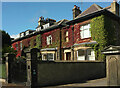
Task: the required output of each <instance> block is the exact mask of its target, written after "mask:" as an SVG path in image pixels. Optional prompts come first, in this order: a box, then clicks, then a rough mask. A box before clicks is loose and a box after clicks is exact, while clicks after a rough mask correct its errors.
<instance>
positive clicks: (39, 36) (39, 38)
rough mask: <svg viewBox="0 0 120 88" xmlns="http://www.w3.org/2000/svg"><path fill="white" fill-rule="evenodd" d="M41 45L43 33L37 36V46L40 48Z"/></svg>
mask: <svg viewBox="0 0 120 88" xmlns="http://www.w3.org/2000/svg"><path fill="white" fill-rule="evenodd" d="M41 46H42V45H41V34H39V35H37V36H36V48H38V49H40V48H41Z"/></svg>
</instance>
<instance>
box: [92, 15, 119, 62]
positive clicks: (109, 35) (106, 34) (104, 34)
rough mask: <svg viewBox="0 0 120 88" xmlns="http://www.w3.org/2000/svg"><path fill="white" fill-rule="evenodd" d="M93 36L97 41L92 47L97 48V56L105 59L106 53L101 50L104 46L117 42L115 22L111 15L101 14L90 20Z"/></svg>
mask: <svg viewBox="0 0 120 88" xmlns="http://www.w3.org/2000/svg"><path fill="white" fill-rule="evenodd" d="M90 25H91V28H90V31H91V37H92V39H93V40H95V41H96V42H97V44H94V45H93V46H92V47H93V49H94V50H95V54H96V57H97V58H98V59H99V60H104V55H103V54H101V51H102V50H103V49H104V47H106V46H109V45H115V44H116V40H117V39H116V35H115V27H116V26H115V23H113V20H111V19H110V18H109V17H107V16H105V15H101V16H99V17H95V18H93V19H92V20H91V22H90Z"/></svg>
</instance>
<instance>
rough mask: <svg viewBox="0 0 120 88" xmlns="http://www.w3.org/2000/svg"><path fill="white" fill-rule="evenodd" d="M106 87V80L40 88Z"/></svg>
mask: <svg viewBox="0 0 120 88" xmlns="http://www.w3.org/2000/svg"><path fill="white" fill-rule="evenodd" d="M103 86H104V87H107V86H108V85H107V79H106V78H101V79H95V80H89V81H86V83H73V84H65V85H59V86H51V87H42V88H81V87H82V88H83V87H103Z"/></svg>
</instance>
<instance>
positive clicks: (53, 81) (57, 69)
mask: <svg viewBox="0 0 120 88" xmlns="http://www.w3.org/2000/svg"><path fill="white" fill-rule="evenodd" d="M37 77H38V86H47V85H58V84H66V83H75V82H83V81H86V80H89V79H96V78H102V77H105V63H104V62H98V61H94V62H93V61H84V62H39V64H38V76H37Z"/></svg>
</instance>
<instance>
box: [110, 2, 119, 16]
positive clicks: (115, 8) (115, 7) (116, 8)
mask: <svg viewBox="0 0 120 88" xmlns="http://www.w3.org/2000/svg"><path fill="white" fill-rule="evenodd" d="M111 12H113V13H114V14H116V15H118V16H119V15H120V14H119V4H118V3H117V0H113V2H112V3H111Z"/></svg>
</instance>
